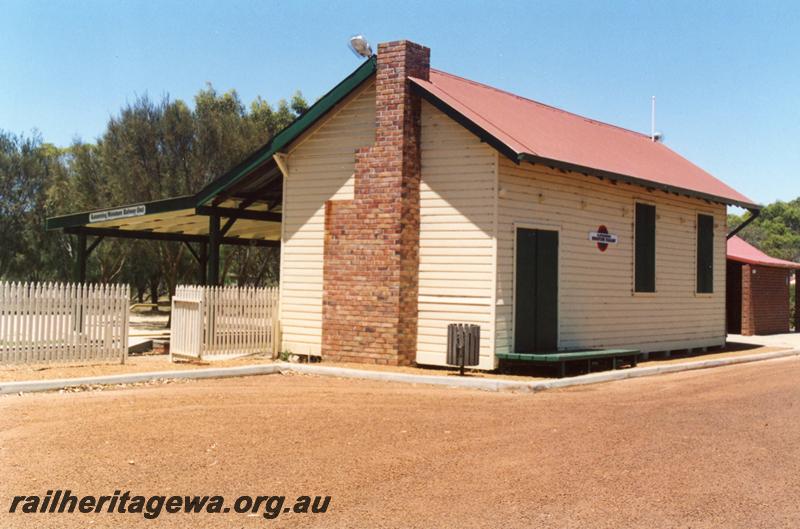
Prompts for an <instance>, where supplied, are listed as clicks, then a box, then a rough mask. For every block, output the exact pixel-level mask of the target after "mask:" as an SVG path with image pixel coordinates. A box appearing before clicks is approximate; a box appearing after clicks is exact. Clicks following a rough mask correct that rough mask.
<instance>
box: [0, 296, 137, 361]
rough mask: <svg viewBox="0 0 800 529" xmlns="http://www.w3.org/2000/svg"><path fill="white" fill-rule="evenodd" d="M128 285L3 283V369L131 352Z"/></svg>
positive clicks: (121, 358) (0, 320)
mask: <svg viewBox="0 0 800 529" xmlns="http://www.w3.org/2000/svg"><path fill="white" fill-rule="evenodd" d="M128 292H129V290H128V287H127V285H85V284H61V283H58V284H54V283H8V282H0V365H8V364H38V363H51V362H64V363H66V362H87V361H95V360H118V361H120V362H121V363H124V362H125V358H126V356H127V354H128V303H129V297H128Z"/></svg>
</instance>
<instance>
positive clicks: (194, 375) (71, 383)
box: [0, 364, 281, 395]
mask: <svg viewBox="0 0 800 529" xmlns="http://www.w3.org/2000/svg"><path fill="white" fill-rule="evenodd" d="M280 371H281V366H280V365H279V364H264V365H254V366H241V367H239V366H237V367H220V368H209V369H187V370H184V371H150V372H145V373H130V374H124V375H101V376H96V377H82V378H59V379H53V380H28V381H22V382H0V395H3V394H8V393H32V392H35V391H53V390H57V389H64V388H70V387H75V386H100V385H114V384H135V383H137V382H149V381H153V380H164V379H201V378H227V377H245V376H252V375H269V374H272V373H279V372H280Z"/></svg>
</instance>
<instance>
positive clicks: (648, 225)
mask: <svg viewBox="0 0 800 529" xmlns="http://www.w3.org/2000/svg"><path fill="white" fill-rule="evenodd" d="M633 242H634V257H633V259H634V265H635V266H634V274H633V275H634V280H633V285H634V286H633V291H634V292H655V291H656V207H655V206H654V205H652V204H645V203H644V202H637V203H636V214H635V217H634V234H633Z"/></svg>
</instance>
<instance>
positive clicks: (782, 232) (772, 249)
mask: <svg viewBox="0 0 800 529" xmlns="http://www.w3.org/2000/svg"><path fill="white" fill-rule="evenodd" d="M744 218H745V216H744V215H742V216H739V215H729V216H728V225H729V226H731V227H733V226H737V225H739V224H741V223H742V222H743V220H744ZM739 236H740V237H741V238H743V239H744V240H746V241H747V242H749V243H750V244H752V245H753V246H755V247H756V248H758V249H759V250H761V251H762V252H764V253H766V254H768V255H771V256H772V257H777V258H778V259H785V260H787V261H797V262H800V197H798V198H795V199H794V200H791V201H789V202H783V201H781V200H778V201H777V202H773V203H772V204H769V205H768V206H765V207H764V209H762V210H761V214H760V215H759V216H758V217H757V218H756V219H755V220H754V221H753V222H751V223H750V224H749V225H748V226H746V227H745V228H744V229H743V230H742V231H740V232H739Z"/></svg>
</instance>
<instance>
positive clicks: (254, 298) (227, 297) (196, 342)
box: [169, 286, 278, 360]
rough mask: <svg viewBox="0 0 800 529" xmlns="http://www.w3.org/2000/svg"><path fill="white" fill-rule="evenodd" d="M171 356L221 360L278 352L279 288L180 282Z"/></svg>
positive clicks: (171, 331) (175, 309)
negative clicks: (185, 283) (186, 283)
mask: <svg viewBox="0 0 800 529" xmlns="http://www.w3.org/2000/svg"><path fill="white" fill-rule="evenodd" d="M170 325H171V327H170V344H169V351H170V355H172V356H177V357H188V358H196V359H203V360H220V359H226V358H234V357H237V356H246V355H251V354H257V353H268V354H271V355H272V354H274V353H275V352H276V346H277V343H278V338H277V335H278V289H277V288H270V287H264V288H255V287H243V288H240V287H202V286H179V287H177V289H176V290H175V295H174V296H173V297H172V321H171V324H170Z"/></svg>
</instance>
